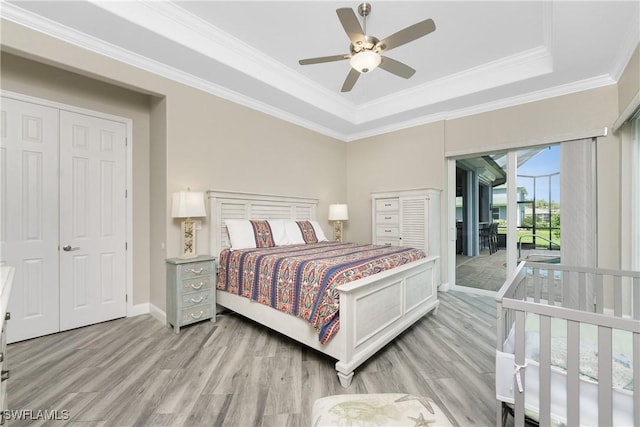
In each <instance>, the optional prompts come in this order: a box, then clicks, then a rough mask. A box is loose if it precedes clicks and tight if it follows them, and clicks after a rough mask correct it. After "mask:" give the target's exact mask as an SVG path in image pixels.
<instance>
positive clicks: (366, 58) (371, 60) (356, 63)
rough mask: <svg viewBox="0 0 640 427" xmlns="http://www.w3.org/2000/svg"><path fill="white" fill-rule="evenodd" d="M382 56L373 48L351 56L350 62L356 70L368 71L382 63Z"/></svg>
mask: <svg viewBox="0 0 640 427" xmlns="http://www.w3.org/2000/svg"><path fill="white" fill-rule="evenodd" d="M381 61H382V57H380V55H379V54H377V53H376V52H374V51H372V50H363V51H360V52H358V53H356V54H355V55H353V56H352V57H351V60H350V61H349V63H350V64H351V67H353V69H354V70H357V71H359V72H360V73H368V72H369V71H372V70H373V69H374V68H376V67H377V66H378V65H380V62H381Z"/></svg>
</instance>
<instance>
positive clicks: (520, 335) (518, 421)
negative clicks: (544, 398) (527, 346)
mask: <svg viewBox="0 0 640 427" xmlns="http://www.w3.org/2000/svg"><path fill="white" fill-rule="evenodd" d="M515 318H516V321H515V328H516V329H515V334H516V342H515V363H516V365H518V366H523V365H524V333H525V332H524V326H525V314H524V312H523V311H516V312H515ZM525 369H526V368H522V369H521V370H520V372H519V376H520V380H521V385H522V389H523V390H526V388H525V382H524V377H525ZM513 390H514V392H513V395H514V414H513V417H514V424H515V426H516V427H524V393H520V392H519V385H518V381H517V377H516V376H514V378H513Z"/></svg>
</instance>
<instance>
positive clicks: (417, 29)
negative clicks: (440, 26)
mask: <svg viewBox="0 0 640 427" xmlns="http://www.w3.org/2000/svg"><path fill="white" fill-rule="evenodd" d="M435 30H436V24H435V22H433V19H425V20H424V21H422V22H418V23H417V24H413V25H411V26H409V27H407V28H405V29H403V30H400V31H398V32H397V33H393V34H391V35H390V36H389V37H387V38H386V39H384V40H381V41H380V43H378V44H377V46H376V47H379V48H380V49H382V50H383V51H387V50H391V49H393V48H396V47H398V46H402V45H403V44H406V43H409V42H412V41H414V40H416V39H419V38H420V37H424V36H426V35H427V34H429V33H432V32H434V31H435Z"/></svg>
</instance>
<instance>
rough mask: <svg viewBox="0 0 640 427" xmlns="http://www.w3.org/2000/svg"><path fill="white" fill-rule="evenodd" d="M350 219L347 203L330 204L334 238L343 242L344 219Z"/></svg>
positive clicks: (330, 219) (330, 218)
mask: <svg viewBox="0 0 640 427" xmlns="http://www.w3.org/2000/svg"><path fill="white" fill-rule="evenodd" d="M348 219H349V211H348V210H347V205H341V204H337V205H329V221H333V240H335V241H336V242H342V221H346V220H348Z"/></svg>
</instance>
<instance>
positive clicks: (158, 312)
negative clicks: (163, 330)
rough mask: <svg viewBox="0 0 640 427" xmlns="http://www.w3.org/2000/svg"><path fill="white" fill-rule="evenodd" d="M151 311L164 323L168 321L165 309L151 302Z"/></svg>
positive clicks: (152, 314)
mask: <svg viewBox="0 0 640 427" xmlns="http://www.w3.org/2000/svg"><path fill="white" fill-rule="evenodd" d="M149 313H150V314H151V316H153V317H154V318H156V319H157V320H158V321H159V322H161V323H162V324H163V325H164V324H166V323H167V314H166V313H165V312H164V310H160V309H159V308H158V307H156V306H155V305H153V304H151V303H149Z"/></svg>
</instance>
